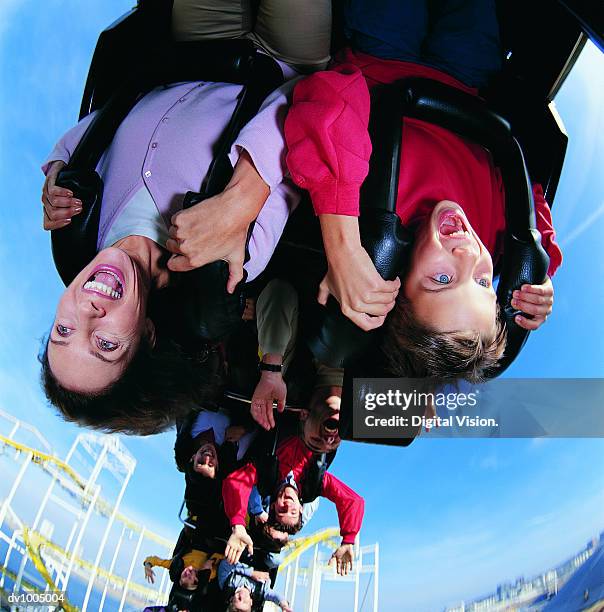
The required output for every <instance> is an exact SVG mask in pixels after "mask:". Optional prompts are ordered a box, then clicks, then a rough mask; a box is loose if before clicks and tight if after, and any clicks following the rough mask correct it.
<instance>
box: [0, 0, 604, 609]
mask: <svg viewBox="0 0 604 612" xmlns="http://www.w3.org/2000/svg"><path fill="white" fill-rule="evenodd" d="M131 4H132V0H129V1H128V2H126V1H118V0H104V1H103V2H100V1H99V2H91V1H89V2H76V1H75V0H64V1H59V0H47V2H45V3H43V4H40V3H38V2H35V1H34V0H4V1H3V2H2V4H0V92H2V93H1V94H0V110H1V115H0V136H1V141H2V144H3V146H2V147H1V149H0V185H2V186H3V189H2V192H1V195H0V201H1V204H0V269H1V270H2V278H3V291H2V298H1V299H0V321H2V324H1V325H0V346H1V347H2V350H0V408H2V409H3V410H5V411H7V412H10V413H12V414H15V415H18V416H20V417H21V418H23V419H24V420H27V421H29V422H30V423H33V424H35V425H36V426H37V427H38V428H39V429H41V430H42V431H43V432H44V435H45V436H46V437H47V439H48V440H50V441H51V443H52V444H53V446H54V448H55V450H56V452H57V453H58V454H59V455H61V456H63V455H64V454H65V452H66V450H67V448H68V447H69V445H70V444H71V442H72V441H73V439H74V437H75V435H76V434H77V428H76V427H75V426H72V425H68V424H65V423H63V422H62V421H61V420H60V419H59V418H58V417H56V416H55V414H54V412H53V410H52V409H50V408H49V407H48V406H47V405H46V403H45V401H44V399H43V396H42V394H41V392H40V389H39V386H38V364H37V361H36V355H37V351H38V346H39V339H40V337H41V336H42V335H43V334H44V333H46V332H47V330H48V327H49V325H50V322H51V321H52V317H53V311H54V305H55V304H56V301H57V299H58V296H59V295H60V293H61V290H62V287H61V283H60V281H59V278H58V276H57V274H56V272H55V270H54V267H53V265H52V261H51V256H50V248H49V236H48V234H46V233H44V232H43V231H42V229H41V218H42V214H41V205H40V191H41V187H42V179H43V177H42V174H41V172H40V170H39V166H40V164H41V162H42V161H43V160H44V157H45V155H46V154H47V152H48V151H50V149H51V148H52V145H53V143H54V142H55V140H56V139H57V138H58V137H59V136H60V135H61V134H62V133H63V132H64V131H65V130H66V129H67V128H69V127H70V126H71V125H72V124H73V123H74V122H75V121H76V119H77V113H78V108H79V102H80V97H81V92H82V88H83V84H84V79H85V75H86V71H87V68H88V64H89V61H90V57H91V53H92V49H93V47H94V43H95V41H96V38H97V35H98V33H99V31H100V30H101V29H102V28H103V27H105V26H107V25H108V24H109V23H111V22H112V21H113V20H114V19H115V18H117V17H118V16H119V15H121V14H122V13H124V12H125V11H126V10H128V9H129V8H130V6H131ZM603 64H604V62H603V58H602V57H601V56H600V55H599V54H598V52H597V51H595V49H593V48H589V49H587V51H586V53H585V57H583V58H582V61H581V63H580V65H579V66H578V67H577V69H576V70H575V71H574V72H573V74H572V75H571V77H570V78H569V80H568V82H567V84H566V85H565V87H564V89H563V91H562V93H561V94H560V96H559V99H558V100H557V106H558V110H559V112H560V114H561V115H562V117H563V120H564V122H565V124H566V128H567V130H568V132H569V134H570V136H571V138H570V143H569V149H568V155H567V160H566V165H565V168H564V175H563V180H562V182H561V184H560V187H559V191H558V194H557V197H556V202H555V205H554V209H553V216H554V221H555V225H556V228H557V230H558V236H559V241H560V243H561V245H562V247H563V250H564V256H565V261H564V265H563V267H562V269H561V270H560V271H559V273H558V274H557V275H556V278H555V290H556V301H555V308H554V314H553V315H552V317H551V318H550V319H549V320H548V322H547V324H546V326H544V327H543V329H541V330H540V331H539V332H538V333H535V334H533V335H532V337H531V339H530V341H529V344H528V345H527V347H526V348H525V350H524V351H523V353H522V355H521V357H520V358H519V359H518V360H517V361H516V363H515V364H514V365H513V366H512V368H510V370H509V372H508V375H509V376H518V377H602V376H603V375H604V340H603V339H604V323H603V318H602V312H603V306H604V290H603V283H602V281H601V279H602V277H603V276H604V258H603V257H602V256H601V254H600V253H599V249H600V248H601V245H602V237H603V231H602V227H603V223H604V176H603V174H602V172H601V164H602V159H604V137H602V134H604V114H603V112H602V110H601V108H602V103H601V100H602V96H603V94H604V66H603ZM580 409H581V407H580V406H569V413H573V412H574V411H577V412H578V411H580ZM124 442H125V444H126V445H127V447H128V449H129V450H130V451H131V452H132V453H133V455H134V456H135V457H136V458H137V460H138V466H137V470H136V473H135V476H134V478H133V480H132V482H131V485H130V487H129V489H128V492H127V494H126V497H125V499H124V502H123V508H124V510H125V511H126V512H128V513H131V514H134V515H135V516H137V517H139V518H140V520H141V521H142V522H145V523H147V524H149V525H150V526H153V527H154V528H156V529H157V530H160V531H161V532H163V533H164V534H166V535H168V536H169V535H176V533H177V532H178V529H179V526H178V523H177V521H176V513H177V511H178V507H179V505H180V500H181V496H182V488H183V487H182V478H181V475H180V474H179V473H177V472H176V470H175V469H174V467H173V464H172V444H173V436H172V434H164V435H160V436H155V437H152V438H145V439H141V438H139V439H135V438H131V439H126V440H124ZM333 470H334V472H335V473H336V475H337V476H338V477H340V478H341V479H342V480H344V481H346V482H347V483H348V484H349V485H350V486H352V487H354V488H355V489H356V490H358V491H359V492H360V493H362V494H363V495H364V497H365V499H366V519H365V524H364V528H363V532H362V539H363V541H364V542H365V543H371V542H374V541H379V542H380V546H381V553H382V564H381V585H380V595H381V601H382V606H381V609H383V610H393V609H396V610H414V611H418V610H419V611H423V610H438V609H441V608H442V607H443V606H444V605H445V604H448V603H454V602H455V601H457V600H460V599H462V598H471V597H473V596H477V595H480V594H481V593H487V592H489V591H491V590H493V589H494V588H495V586H496V584H497V583H498V582H501V581H503V580H505V579H514V578H515V577H516V576H519V575H521V574H525V575H530V574H532V573H538V572H539V571H541V570H543V569H545V568H546V567H548V566H550V565H552V564H555V563H557V562H559V561H561V560H563V559H564V558H566V557H567V556H569V555H570V554H572V553H573V552H574V551H576V550H577V549H579V548H580V547H582V546H583V545H584V544H585V542H586V541H587V540H588V539H589V538H590V537H591V536H592V535H594V534H596V533H598V532H599V531H600V530H601V529H603V528H604V510H603V509H604V441H602V440H599V439H591V440H581V439H565V440H422V439H418V440H417V441H416V442H414V443H413V444H412V445H411V446H410V447H409V448H407V449H397V448H395V449H393V448H382V447H377V446H363V445H358V444H353V443H350V444H344V445H343V447H342V449H341V450H340V452H339V453H338V456H337V458H336V461H335V462H334V465H333ZM159 491H161V494H158V492H159ZM336 520H337V518H336V514H335V511H334V510H333V508H331V507H329V504H323V506H322V507H321V508H320V510H319V512H318V514H317V516H316V518H315V523H314V527H316V528H319V527H321V526H323V525H333V524H335V523H336ZM330 592H331V593H332V596H331V597H330ZM336 593H339V590H338V589H335V588H333V589H332V590H331V591H330V587H329V586H326V587H325V590H324V595H325V602H326V604H325V608H324V609H326V610H327V609H331V607H330V605H329V602H330V601H333V600H334V598H335V597H336ZM338 596H339V595H338Z"/></svg>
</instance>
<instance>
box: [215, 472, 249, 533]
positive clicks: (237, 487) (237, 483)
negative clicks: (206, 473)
mask: <svg viewBox="0 0 604 612" xmlns="http://www.w3.org/2000/svg"><path fill="white" fill-rule="evenodd" d="M256 478H257V472H256V466H255V465H254V464H253V463H251V462H250V463H246V464H245V465H244V466H242V467H240V468H239V469H238V470H235V471H234V472H231V473H230V474H229V475H228V476H227V477H226V478H225V479H224V481H223V483H222V500H223V502H224V512H225V514H226V516H227V518H228V519H229V522H230V524H231V526H235V525H245V515H246V512H247V504H248V501H249V499H250V494H251V492H252V488H253V487H254V485H255V484H256Z"/></svg>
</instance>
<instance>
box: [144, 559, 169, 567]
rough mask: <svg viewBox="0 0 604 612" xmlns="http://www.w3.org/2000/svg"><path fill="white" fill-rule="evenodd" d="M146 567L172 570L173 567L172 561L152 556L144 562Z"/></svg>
mask: <svg viewBox="0 0 604 612" xmlns="http://www.w3.org/2000/svg"><path fill="white" fill-rule="evenodd" d="M143 563H144V565H145V566H147V565H148V564H151V567H165V568H166V569H170V566H171V565H172V559H161V558H160V557H155V556H150V557H147V558H146V559H145V560H144V561H143Z"/></svg>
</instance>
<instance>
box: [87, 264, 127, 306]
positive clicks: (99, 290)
mask: <svg viewBox="0 0 604 612" xmlns="http://www.w3.org/2000/svg"><path fill="white" fill-rule="evenodd" d="M83 288H84V291H88V292H91V293H96V294H98V295H100V296H102V297H106V298H109V299H110V300H119V299H121V297H122V296H123V295H124V276H123V274H122V272H121V270H119V269H118V268H116V267H115V266H107V265H101V266H97V267H96V268H95V269H94V270H93V271H92V274H91V275H90V277H89V278H88V280H87V281H86V282H85V283H84V287H83Z"/></svg>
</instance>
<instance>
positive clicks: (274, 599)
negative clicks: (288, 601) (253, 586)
mask: <svg viewBox="0 0 604 612" xmlns="http://www.w3.org/2000/svg"><path fill="white" fill-rule="evenodd" d="M264 584H266V583H264ZM262 598H263V599H264V601H270V602H271V603H274V604H275V605H276V606H279V607H281V602H282V601H283V598H282V597H281V595H279V593H278V592H277V591H274V590H273V589H271V588H270V587H269V586H265V588H264V592H263V594H262Z"/></svg>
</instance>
